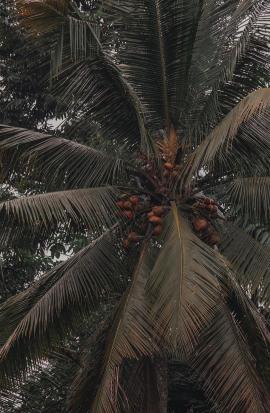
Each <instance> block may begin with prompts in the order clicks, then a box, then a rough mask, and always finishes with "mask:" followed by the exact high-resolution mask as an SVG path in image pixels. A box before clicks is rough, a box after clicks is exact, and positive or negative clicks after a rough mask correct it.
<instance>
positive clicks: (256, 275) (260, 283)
mask: <svg viewBox="0 0 270 413" xmlns="http://www.w3.org/2000/svg"><path fill="white" fill-rule="evenodd" d="M222 232H223V236H222V239H221V241H222V242H221V248H220V250H221V252H222V254H223V255H224V256H225V257H226V258H227V260H228V261H229V263H230V265H231V267H232V269H233V271H234V273H235V274H236V276H237V281H238V282H239V284H240V285H242V286H243V287H244V288H245V289H247V290H249V291H250V292H251V293H252V294H253V293H254V292H255V291H257V293H258V294H259V297H260V300H261V301H262V303H264V304H265V305H268V303H269V288H270V280H269V274H270V273H269V270H270V254H269V248H268V247H266V246H264V245H262V244H260V243H259V242H258V241H256V240H255V239H254V238H252V237H251V236H250V235H249V234H248V233H247V232H245V231H244V230H242V229H241V228H239V227H237V226H235V225H229V224H228V223H227V225H226V227H223V228H222Z"/></svg>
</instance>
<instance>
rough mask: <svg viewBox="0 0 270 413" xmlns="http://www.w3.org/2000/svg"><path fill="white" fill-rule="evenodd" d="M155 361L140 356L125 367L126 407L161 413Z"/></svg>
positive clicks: (150, 412) (147, 412) (138, 410)
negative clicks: (139, 358)
mask: <svg viewBox="0 0 270 413" xmlns="http://www.w3.org/2000/svg"><path fill="white" fill-rule="evenodd" d="M156 364H157V361H156V360H151V359H150V358H146V357H145V358H142V359H141V360H139V361H138V362H136V363H132V365H131V366H130V367H129V368H128V369H127V371H126V374H125V377H124V379H125V382H124V383H123V386H124V392H125V394H126V396H127V403H126V409H129V410H130V411H134V412H138V413H161V412H162V410H161V408H160V398H161V397H160V394H159V386H158V380H160V379H161V378H160V377H158V371H157V368H156Z"/></svg>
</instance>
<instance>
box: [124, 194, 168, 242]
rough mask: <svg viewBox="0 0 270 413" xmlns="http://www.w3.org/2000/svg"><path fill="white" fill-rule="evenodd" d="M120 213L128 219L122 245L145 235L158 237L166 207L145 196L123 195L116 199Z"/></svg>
mask: <svg viewBox="0 0 270 413" xmlns="http://www.w3.org/2000/svg"><path fill="white" fill-rule="evenodd" d="M117 205H118V207H119V208H120V209H121V215H122V216H123V217H124V218H125V219H127V220H128V221H130V223H129V225H128V232H127V234H126V238H125V239H124V247H125V248H129V247H130V246H131V244H134V243H137V242H140V241H141V240H143V239H144V238H145V237H146V235H150V236H154V237H158V236H160V235H161V233H162V230H163V222H164V215H165V213H166V211H167V210H168V207H166V206H163V205H156V204H154V203H153V202H151V199H150V198H149V197H147V196H137V195H131V196H128V195H123V197H122V198H121V199H119V200H118V201H117Z"/></svg>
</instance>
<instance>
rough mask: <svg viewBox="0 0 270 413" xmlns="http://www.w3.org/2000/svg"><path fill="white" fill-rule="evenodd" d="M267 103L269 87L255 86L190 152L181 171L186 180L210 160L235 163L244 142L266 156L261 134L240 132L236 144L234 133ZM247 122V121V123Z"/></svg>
mask: <svg viewBox="0 0 270 413" xmlns="http://www.w3.org/2000/svg"><path fill="white" fill-rule="evenodd" d="M269 105H270V89H268V88H263V89H259V90H256V91H255V92H253V93H251V94H249V95H248V96H247V97H245V98H244V99H243V100H242V101H241V102H240V103H239V104H238V105H236V106H235V107H234V108H233V109H232V110H231V111H230V112H229V114H228V115H227V116H225V118H224V119H223V120H222V121H221V122H220V123H219V124H218V126H216V127H215V128H214V129H213V131H212V132H211V133H210V134H209V135H208V136H207V137H206V138H205V139H204V141H203V142H202V143H201V144H200V145H199V146H198V148H197V149H196V150H195V152H194V153H193V155H192V157H191V159H190V161H189V163H188V165H187V167H186V169H185V172H184V175H185V174H186V175H187V176H188V180H189V181H190V180H191V179H192V178H193V176H194V174H195V173H198V171H199V170H200V168H202V167H203V166H209V165H210V166H211V165H212V164H213V163H214V162H217V163H218V165H219V167H220V168H221V167H222V166H223V167H224V165H225V166H227V165H228V163H229V165H231V166H233V165H234V162H238V163H239V161H241V159H242V158H243V154H244V150H243V146H244V145H245V144H250V143H252V144H253V148H254V150H256V151H257V153H258V155H259V154H260V155H261V157H262V158H265V157H267V156H268V152H269V145H268V143H267V141H266V137H265V136H264V135H263V136H260V137H257V138H256V135H255V136H254V137H253V135H251V134H250V133H243V134H242V135H241V140H240V139H239V144H238V145H237V143H238V142H237V138H238V135H237V134H238V132H239V128H240V127H241V126H242V125H243V124H245V123H247V122H248V121H249V120H250V119H251V118H253V117H254V116H255V115H257V116H258V115H260V114H262V113H263V112H264V111H265V110H266V109H267V108H268V107H269ZM251 126H252V125H250V124H249V127H251ZM242 160H243V159H242Z"/></svg>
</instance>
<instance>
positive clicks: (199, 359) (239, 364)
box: [194, 305, 270, 413]
mask: <svg viewBox="0 0 270 413" xmlns="http://www.w3.org/2000/svg"><path fill="white" fill-rule="evenodd" d="M194 367H195V369H196V371H197V372H198V373H199V374H200V376H201V379H202V381H203V383H204V389H205V391H206V393H207V395H208V397H209V398H210V399H212V400H213V401H214V402H216V403H217V408H218V410H219V411H220V412H224V413H229V412H230V413H233V412H239V413H266V412H267V411H268V410H269V402H270V401H269V398H268V396H267V395H266V391H265V389H264V386H263V384H262V382H261V380H260V378H259V377H258V375H257V372H256V367H255V362H254V359H253V358H252V356H251V354H250V352H249V348H248V345H247V342H246V339H245V337H244V335H243V332H242V331H241V328H240V326H239V324H238V323H237V321H236V319H235V316H234V315H233V314H232V313H230V312H229V311H228V309H227V308H226V307H225V306H222V305H221V306H220V308H219V309H218V310H217V311H216V314H215V316H214V318H213V320H212V322H211V325H210V326H209V327H208V328H207V329H206V331H205V334H204V335H203V336H202V340H201V344H200V346H199V348H198V349H197V351H196V356H195V360H194Z"/></svg>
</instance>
